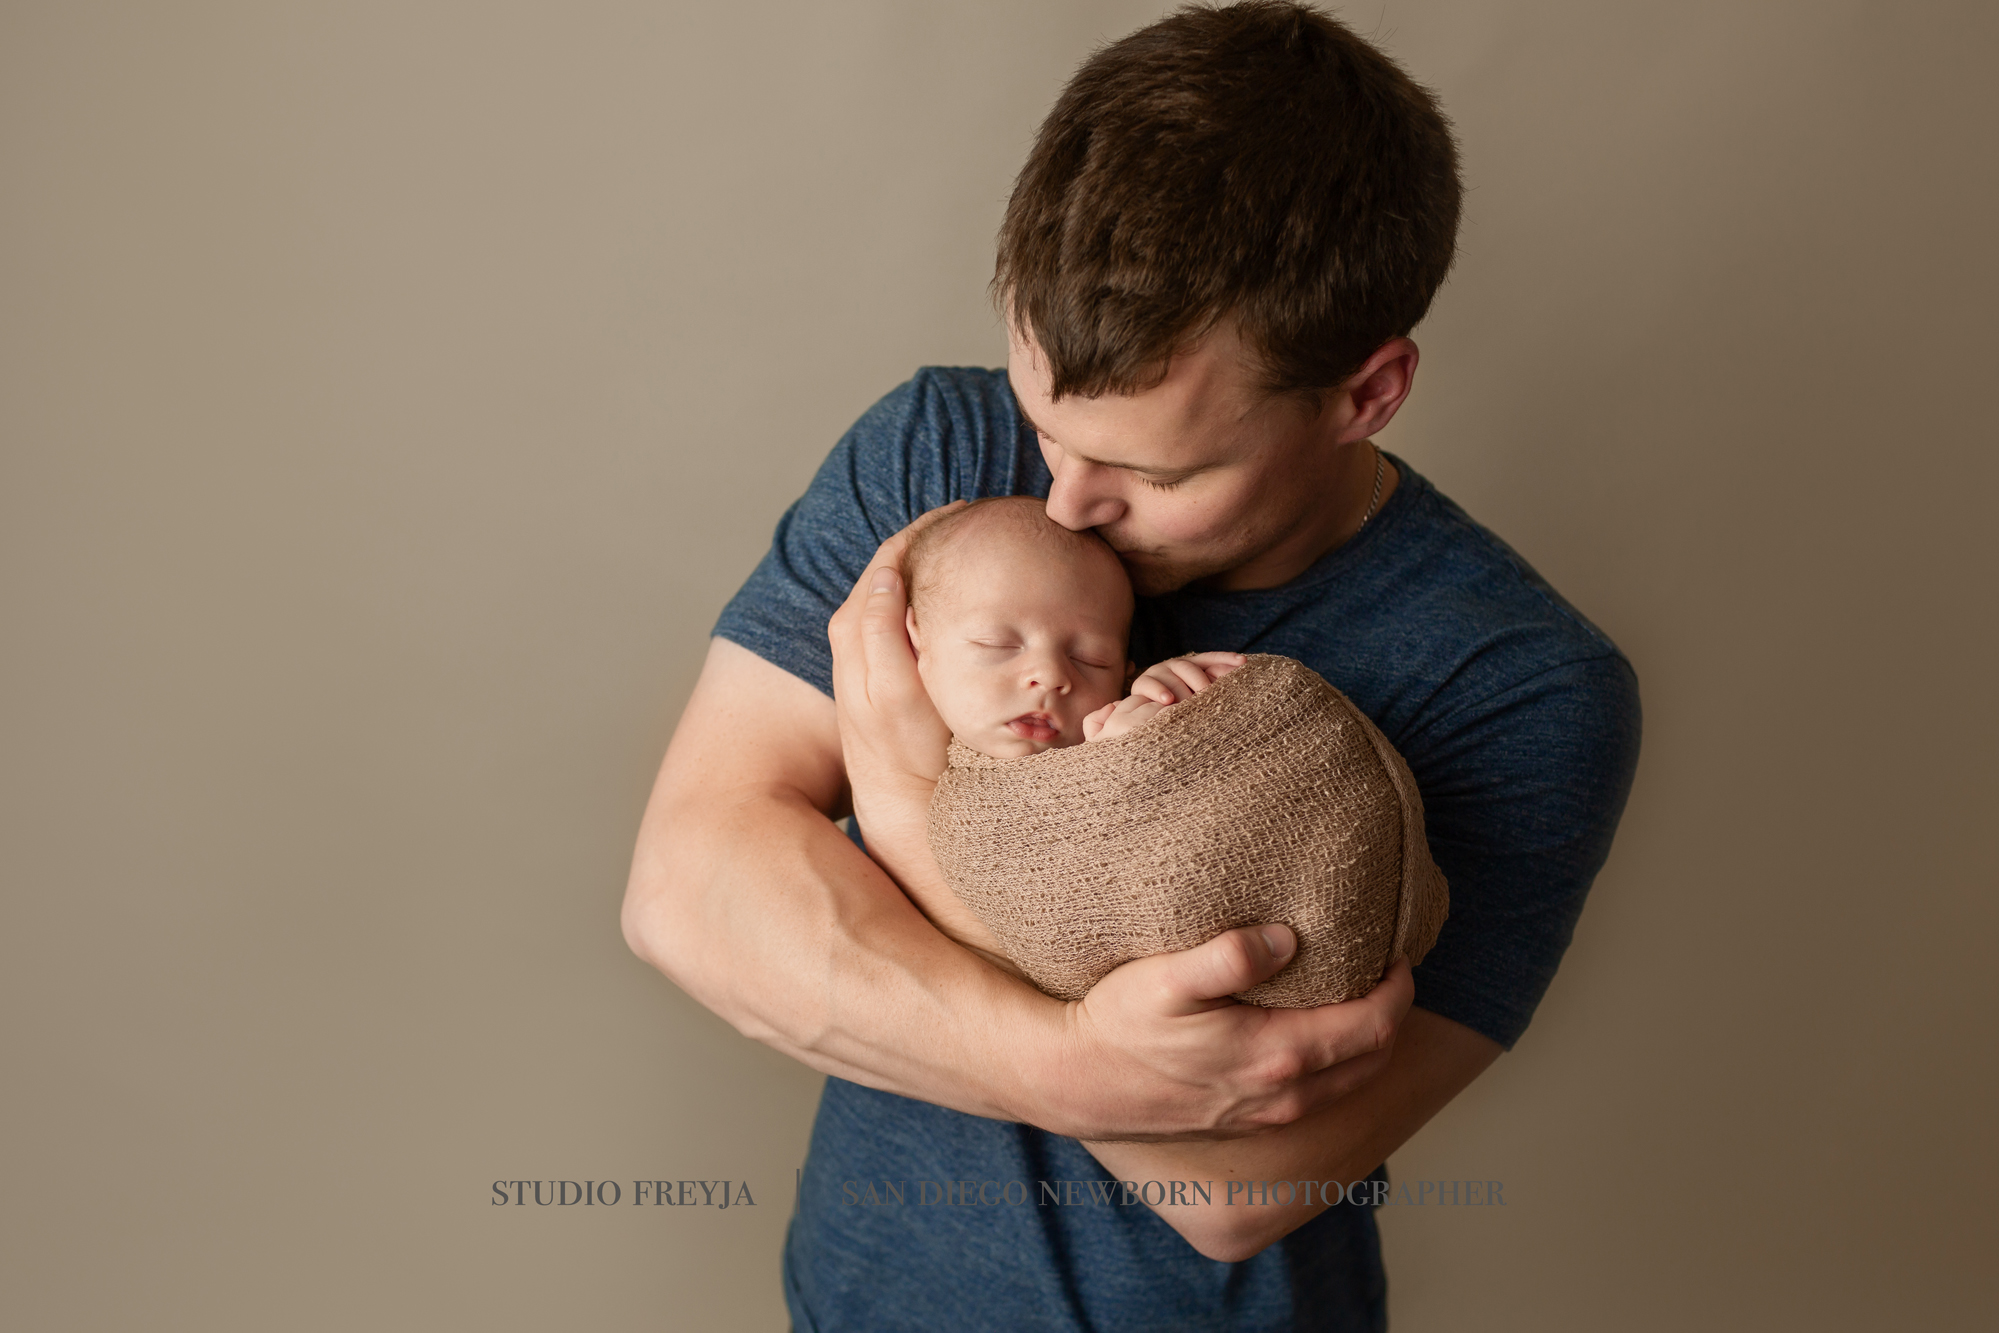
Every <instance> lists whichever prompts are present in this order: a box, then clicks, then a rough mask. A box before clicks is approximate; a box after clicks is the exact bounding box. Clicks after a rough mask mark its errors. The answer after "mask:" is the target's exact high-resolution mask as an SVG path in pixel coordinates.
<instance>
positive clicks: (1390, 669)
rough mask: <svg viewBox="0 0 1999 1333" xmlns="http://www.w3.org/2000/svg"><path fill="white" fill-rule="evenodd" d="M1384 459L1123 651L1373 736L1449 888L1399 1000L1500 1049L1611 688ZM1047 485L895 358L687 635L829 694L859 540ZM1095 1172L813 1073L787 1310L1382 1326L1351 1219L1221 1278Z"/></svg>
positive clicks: (1578, 619) (982, 387) (1236, 1327)
mask: <svg viewBox="0 0 1999 1333" xmlns="http://www.w3.org/2000/svg"><path fill="white" fill-rule="evenodd" d="M1395 465H1396V467H1397V468H1398V469H1400V471H1401V474H1402V480H1401V484H1400V485H1399V486H1398V487H1397V488H1396V490H1395V493H1394V494H1393V495H1391V496H1390V497H1389V499H1388V501H1387V503H1386V504H1384V505H1383V506H1382V508H1381V510H1380V512H1379V513H1377V514H1376V515H1375V516H1374V518H1373V519H1372V520H1371V521H1370V522H1369V523H1368V524H1367V526H1366V527H1365V528H1363V529H1362V530H1361V532H1360V533H1359V534H1358V535H1357V536H1356V537H1354V538H1353V539H1352V540H1350V541H1348V542H1346V543H1345V544H1344V545H1342V546H1340V547H1338V548H1337V549H1335V550H1333V551H1330V552H1328V553H1327V554H1326V555H1325V556H1323V557H1321V558H1320V559H1319V560H1318V561H1317V562H1316V563H1315V564H1313V565H1312V566H1311V568H1309V569H1307V570H1306V571H1305V572H1304V573H1303V574H1300V575H1299V576H1298V577H1297V578H1295V579H1293V580H1291V582H1289V583H1287V584H1285V585H1283V586H1282V587H1278V588H1266V589H1257V590H1252V591H1248V592H1211V591H1203V590H1200V589H1195V588H1187V589H1182V590H1181V591H1179V592H1174V593H1169V594H1167V595H1165V596H1163V597H1156V598H1142V599H1140V601H1139V603H1138V610H1137V614H1136V617H1135V619H1134V623H1133V630H1132V654H1131V655H1132V657H1133V658H1134V659H1136V660H1137V662H1138V663H1139V664H1140V665H1141V666H1144V665H1147V664H1149V663H1152V662H1155V661H1158V660H1160V659H1162V658H1165V657H1170V656H1173V655H1174V654H1177V653H1184V652H1198V651H1202V650H1207V649H1231V650H1234V651H1238V652H1260V653H1281V654H1283V655H1285V656H1287V657H1295V658H1297V659H1298V660H1299V661H1301V662H1304V663H1305V664H1306V665H1307V666H1310V667H1311V668H1312V669H1313V670H1315V671H1317V672H1318V673H1319V674H1320V675H1322V676H1324V677H1325V678H1326V679H1327V680H1329V681H1331V682H1332V683H1333V684H1334V685H1336V686H1338V687H1339V689H1340V690H1342V691H1343V692H1344V693H1345V694H1346V695H1347V697H1348V698H1350V699H1351V700H1353V702H1354V703H1355V704H1356V705H1357V706H1358V707H1359V708H1360V709H1361V710H1362V711H1364V712H1365V713H1367V715H1368V716H1369V717H1370V718H1372V719H1373V720H1374V722H1375V724H1376V725H1377V726H1379V727H1380V728H1381V730H1382V731H1383V733H1385V734H1386V735H1387V736H1388V738H1389V740H1391V741H1392V742H1394V744H1395V746H1396V748H1397V749H1398V750H1400V751H1401V752H1402V755H1403V757H1404V758H1405V759H1406V760H1407V761H1408V763H1409V768H1410V771H1411V772H1412V773H1413V774H1414V775H1415V778H1416V783H1417V785H1418V787H1419V788H1421V790H1422V794H1423V807H1424V820H1425V827H1426V829H1427V831H1428V833H1429V838H1430V848H1431V852H1432V854H1433V855H1434V856H1435V858H1436V861H1437V864H1438V866H1440V867H1441V868H1442V869H1443V872H1444V874H1445V876H1446V877H1447V878H1448V879H1449V881H1450V893H1451V906H1450V917H1449V919H1448V920H1447V921H1446V922H1445V925H1444V929H1443V933H1442V935H1441V936H1440V937H1439V939H1438V941H1437V944H1436V947H1435V948H1434V949H1432V950H1431V952H1430V954H1429V956H1428V957H1426V958H1425V959H1424V960H1423V964H1422V966H1421V967H1418V968H1417V969H1416V973H1415V980H1416V1003H1417V1004H1418V1005H1419V1006H1421V1007H1422V1008H1425V1009H1428V1010H1430V1011H1432V1012H1434V1013H1437V1014H1441V1015H1442V1016H1444V1017H1446V1018H1450V1019H1453V1020H1455V1021H1457V1022H1459V1023H1462V1024H1464V1025H1465V1026H1466V1027H1469V1028H1471V1029H1473V1030H1474V1031H1477V1032H1481V1033H1484V1034H1485V1035H1486V1036H1488V1037H1491V1038H1492V1039H1493V1040H1494V1041H1497V1042H1499V1043H1500V1044H1501V1045H1503V1046H1507V1047H1511V1046H1512V1045H1513V1043H1514V1042H1515V1041H1516V1040H1517V1039H1518V1038H1519V1036H1520V1034H1521V1033H1522V1032H1523V1031H1525V1030H1526V1027H1527V1023H1528V1020H1529V1019H1530V1018H1531V1017H1532V1016H1533V1013H1534V1008H1535V1006H1536V1005H1537V1004H1538V1003H1539V1002H1540V999H1541V996H1542V994H1543V993H1544V992H1545V991H1546V990H1547V988H1548V983H1549V981H1550V980H1552V979H1553V977H1554V975H1555V968H1556V966H1557V965H1558V964H1559V963H1560V961H1561V957H1562V953H1563V951H1564V950H1565V949H1566V948H1567V947H1568V943H1569V939H1570V936H1571V934H1572V933H1573V932H1574V929H1575V924H1576V918H1577V916H1578V915H1579V914H1580V913H1581V911H1582V905H1583V898H1584V896H1585V895H1586V894H1587V893H1588V891H1589V886H1590V881H1591V880H1592V879H1593V878H1595V876H1596V872H1597V870H1598V869H1599V868H1600V867H1601V866H1602V865H1603V862H1604V858H1605V856H1607V855H1608V853H1609V851H1610V841H1611V835H1612V834H1613V833H1614V832H1615V831H1616V827H1617V820H1618V816H1619V815H1620V814H1621V813H1622V811H1623V808H1624V800H1625V796H1626V794H1627V793H1628V791H1629V790H1630V786H1631V775H1632V771H1633V768H1634V767H1635V765H1636V763H1637V757H1638V730H1639V713H1638V685H1637V680H1636V677H1635V676H1634V675H1633V674H1632V670H1631V666H1630V664H1629V663H1628V662H1626V661H1625V659H1624V657H1623V655H1622V654H1621V653H1619V652H1618V650H1617V647H1616V645H1614V644H1612V643H1611V642H1610V640H1609V639H1607V638H1605V637H1604V636H1603V634H1602V633H1601V632H1600V631H1598V630H1597V629H1596V628H1595V627H1594V626H1593V625H1591V624H1590V623H1589V622H1588V621H1587V620H1585V619H1583V617H1582V616H1581V615H1580V614H1578V613H1577V612H1576V610H1575V609H1574V608H1573V607H1571V606H1570V605H1569V604H1568V603H1566V602H1564V601H1563V600H1562V599H1561V597H1560V596H1559V595H1557V594H1556V592H1555V591H1554V589H1552V588H1550V587H1549V586H1548V585H1547V583H1546V582H1544V581H1543V580H1542V579H1541V577H1540V576H1539V575H1538V574H1536V573H1535V572H1534V571H1533V569H1532V568H1530V567H1529V566H1528V564H1527V562H1526V561H1524V560H1522V559H1521V558H1520V557H1519V556H1518V555H1517V554H1515V553H1514V552H1513V551H1512V550H1511V549H1510V548H1509V547H1507V545H1506V544H1505V543H1504V542H1502V541H1500V540H1499V539H1498V538H1497V537H1495V536H1493V534H1491V533H1490V532H1488V531H1486V530H1485V529H1484V528H1482V527H1480V526H1479V525H1478V524H1476V523H1474V522H1473V521H1472V520H1471V519H1470V518H1469V517H1467V516H1466V515H1465V513H1464V511H1463V510H1461V509H1459V508H1458V507H1457V506H1456V505H1454V504H1452V503H1451V502H1450V501H1449V500H1448V499H1446V498H1445V497H1444V496H1443V495H1442V494H1440V493H1439V492H1438V491H1437V489H1436V488H1435V487H1433V486H1431V485H1430V484H1429V483H1428V482H1427V481H1425V480H1424V479H1423V478H1422V477H1421V476H1419V475H1417V474H1416V473H1415V472H1414V471H1413V470H1412V469H1411V468H1410V467H1409V465H1408V464H1407V463H1404V462H1402V461H1401V460H1400V459H1396V460H1395ZM1049 484H1050V477H1049V474H1048V470H1047V468H1046V466H1045V465H1044V463H1043V462H1042V459H1041V452H1040V449H1039V447H1038V445H1037V443H1036V441H1035V438H1034V435H1033V432H1032V431H1031V430H1030V429H1029V428H1028V427H1026V426H1025V425H1024V424H1023V423H1022V421H1021V418H1020V413H1019V411H1018V409H1017V407H1016V405H1015V403H1014V399H1013V394H1012V391H1011V389H1010V388H1009V387H1008V384H1007V379H1006V375H1005V372H1003V371H998V370H975V369H946V368H938V367H932V368H929V369H925V370H922V371H919V372H918V373H917V375H916V377H915V378H914V379H912V380H911V381H910V382H909V383H907V384H905V385H903V386H902V387H900V388H898V389H896V390H895V391H894V392H893V393H891V394H889V395H888V396H887V397H886V398H884V399H882V400H881V402H879V403H877V404H876V405H875V406H874V407H872V408H870V409H869V410H868V412H867V413H866V415H864V416H863V417H862V418H861V419H860V421H859V422H857V423H856V424H855V426H854V428H853V429H852V430H851V431H849V432H848V433H847V435H846V437H845V438H844V439H842V440H841V441H840V443H839V445H838V446H837V447H836V448H835V449H834V450H833V452H832V454H831V455H830V456H829V457H828V458H827V460H826V462H825V464H824V465H823V466H821V468H820V469H819V473H818V475H817V476H816V477H815V478H813V481H812V484H811V486H810V487H809V488H808V489H807V491H806V493H805V495H804V496H803V498H801V499H800V500H799V501H798V503H797V504H795V505H793V506H792V507H791V509H790V510H789V511H787V512H786V514H785V515H784V517H783V519H781V520H780V521H779V523H778V526H777V534H776V537H775V539H774V541H773V542H772V544H771V550H770V552H769V554H768V555H766V556H765V557H764V559H763V562H762V563H761V564H760V565H758V566H757V569H756V572H755V573H754V574H752V575H751V576H750V579H749V582H747V583H746V584H744V585H743V588H742V591H741V592H739V593H737V594H736V597H735V599H734V600H732V601H731V602H730V603H729V605H728V606H727V608H725V609H724V610H723V612H722V616H721V619H720V620H719V621H718V622H717V624H716V626H715V633H716V634H717V635H719V636H721V637H723V638H726V639H729V640H731V641H733V642H735V643H737V644H740V645H741V646H743V647H745V648H748V649H749V650H750V651H752V652H754V653H756V654H757V655H758V656H760V657H762V658H764V659H765V660H767V661H769V662H772V663H774V664H776V665H777V666H780V667H783V668H784V669H785V670H787V671H789V672H791V673H792V674H793V675H796V676H798V677H800V678H801V679H803V680H806V681H810V682H811V683H812V684H814V685H816V686H818V687H819V688H820V689H821V690H824V691H825V692H826V693H828V694H829V695H830V694H831V693H832V656H831V652H830V650H829V648H828V646H827V640H826V622H827V620H828V618H829V617H831V615H832V614H833V611H834V610H835V609H836V608H837V607H838V606H839V605H840V603H841V602H842V601H843V600H845V598H846V596H847V594H848V592H849V591H850V590H851V589H852V587H853V585H854V582H855V580H857V579H858V578H860V576H861V573H862V571H863V570H864V569H865V568H866V567H867V562H868V559H869V557H870V556H872V555H873V554H874V551H875V548H876V547H877V546H879V545H880V544H881V543H882V541H884V540H885V539H887V538H888V537H890V536H892V535H894V534H895V533H896V532H897V531H899V530H900V529H902V528H903V527H904V526H906V525H907V524H908V523H909V522H910V521H911V520H912V519H914V518H915V517H916V516H917V515H919V514H921V513H923V512H924V511H926V510H929V509H934V508H935V507H937V506H938V505H941V504H946V503H948V502H950V501H952V500H960V499H974V498H977V497H980V496H987V495H1035V496H1043V497H1045V496H1046V495H1047V494H1048V487H1049ZM1109 1180H1110V1177H1109V1175H1108V1173H1106V1172H1105V1171H1104V1170H1103V1168H1102V1167H1101V1166H1100V1165H1099V1164H1098V1163H1097V1161H1096V1159H1095V1158H1093V1157H1091V1156H1090V1155H1089V1154H1088V1153H1087V1152H1086V1151H1084V1149H1083V1148H1082V1146H1081V1145H1080V1144H1078V1143H1077V1142H1076V1141H1075V1140H1074V1139H1067V1138H1062V1137H1060V1136H1058V1135H1053V1134H1049V1133H1046V1132H1044V1131H1042V1130H1039V1129H1035V1128H1033V1127H1032V1126H1028V1125H1017V1124H1009V1123H1006V1122H1003V1121H997V1120H987V1119H984V1118H982V1117H979V1116H971V1115H965V1114H963V1113H961V1112H958V1111H952V1110H947V1109H945V1108H942V1107H937V1106H932V1105H930V1104H928V1103H926V1102H919V1101H913V1100H910V1099H908V1098H905V1097H898V1096H895V1095H893V1094H890V1093H884V1092H877V1091H874V1090H873V1089H869V1088H864V1087H861V1086H859V1085H858V1084H853V1083H848V1082H846V1081H845V1080H843V1079H837V1078H829V1079H827V1081H826V1090H825V1093H824V1095H823V1097H822V1100H821V1102H820V1107H819V1116H818V1120H817V1122H816V1124H815V1126H814V1129H813V1135H812V1146H811V1150H810V1152H809V1155H808V1157H807V1159H806V1164H805V1170H804V1176H803V1180H802V1182H801V1187H800V1193H799V1202H798V1212H797V1215H796V1216H795V1217H794V1218H793V1220H792V1224H791V1231H790V1235H789V1238H788V1241H787V1244H786V1248H785V1256H784V1284H785V1295H786V1299H787V1301H788V1303H789V1305H790V1307H791V1316H792V1319H793V1321H794V1322H795V1325H796V1327H797V1328H799V1329H801V1330H804V1329H811V1330H822V1331H824V1333H831V1331H832V1330H846V1329H861V1330H870V1331H871V1333H886V1331H888V1330H899V1329H910V1330H924V1331H925V1333H929V1331H930V1330H935V1329H940V1328H950V1329H960V1330H975V1329H995V1330H998V1329H1005V1330H1010V1331H1019V1330H1041V1329H1047V1330H1063V1333H1085V1331H1088V1333H1113V1331H1117V1333H1122V1331H1123V1330H1131V1331H1132V1333H1160V1330H1216V1331H1217V1333H1220V1331H1222V1330H1228V1333H1240V1331H1244V1330H1271V1331H1272V1333H1275V1331H1276V1330H1291V1329H1303V1328H1311V1329H1335V1330H1345V1329H1377V1328H1382V1327H1385V1295H1386V1284H1385V1280H1384V1278H1383V1274H1382V1268H1381V1255H1380V1246H1379V1242H1378V1239H1377V1236H1376V1232H1375V1227H1374V1219H1373V1214H1372V1212H1371V1210H1369V1209H1367V1208H1364V1207H1355V1206H1351V1205H1345V1204H1343V1205H1340V1206H1336V1207H1333V1208H1329V1209H1327V1210H1325V1211H1324V1212H1322V1213H1321V1214H1319V1216H1318V1217H1316V1218H1314V1219H1313V1220H1312V1221H1311V1222H1309V1223H1307V1224H1306V1225H1305V1226H1302V1227H1300V1228H1299V1229H1298V1230H1296V1231H1294V1232H1292V1233H1291V1234H1290V1235H1289V1236H1287V1237H1285V1238H1284V1239H1283V1240H1282V1241H1280V1242H1278V1243H1277V1244H1275V1245H1272V1246H1270V1247H1269V1248H1268V1249H1266V1250H1264V1251H1263V1252H1262V1253H1261V1254H1258V1255H1256V1256H1255V1257H1253V1258H1250V1259H1247V1260H1244V1261H1243V1262H1241V1263H1235V1264H1230V1263H1222V1262H1219V1261H1217V1260H1212V1259H1206V1258H1203V1257H1202V1256H1201V1255H1200V1254H1199V1253H1198V1252H1197V1251H1196V1250H1195V1249H1194V1248H1193V1247H1192V1246H1190V1245H1188V1244H1187V1242H1186V1241H1185V1240H1183V1239H1181V1237H1180V1236H1179V1234H1178V1233H1177V1232H1175V1231H1174V1230H1173V1229H1172V1228H1171V1227H1169V1226H1167V1225H1166V1223H1165V1222H1163V1221H1161V1220H1160V1219H1159V1217H1158V1216H1157V1215H1155V1214H1154V1213H1153V1212H1152V1210H1151V1209H1150V1208H1148V1207H1146V1206H1145V1204H1144V1203H1142V1202H1123V1201H1122V1199H1123V1196H1122V1194H1121V1193H1120V1192H1118V1191H1115V1190H1111V1189H1109V1188H1108V1186H1107V1184H1106V1182H1109ZM1044 1181H1046V1182H1064V1181H1070V1182H1085V1183H1084V1184H1083V1185H1081V1186H1077V1185H1067V1186H1064V1185H1055V1186H1053V1188H1052V1189H1050V1188H1045V1187H1044V1186H1043V1185H1042V1184H1041V1182H1044ZM1014 1182H1018V1183H1019V1186H1020V1187H1019V1188H1014V1189H1009V1188H1007V1187H1008V1186H1009V1185H1010V1184H1012V1183H1014ZM1087 1182H1095V1183H1096V1185H1097V1190H1096V1192H1095V1194H1094V1195H1092V1193H1091V1191H1090V1188H1089V1185H1088V1183H1087ZM1079 1190H1080V1193H1079ZM1051 1196H1052V1197H1054V1198H1059V1199H1060V1200H1061V1201H1060V1202H1053V1201H1051Z"/></svg>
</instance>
